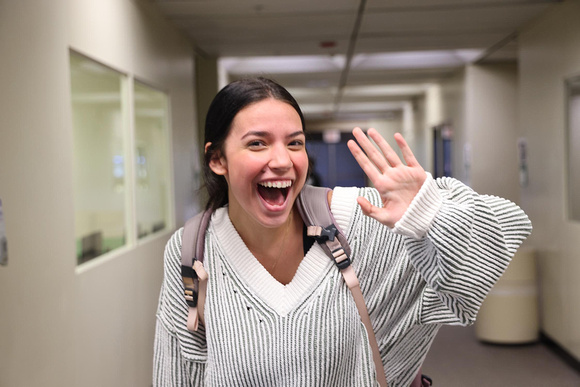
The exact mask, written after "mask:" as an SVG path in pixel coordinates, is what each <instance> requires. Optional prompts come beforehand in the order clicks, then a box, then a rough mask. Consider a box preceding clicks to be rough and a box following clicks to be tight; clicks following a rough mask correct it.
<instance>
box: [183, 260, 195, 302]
mask: <svg viewBox="0 0 580 387" xmlns="http://www.w3.org/2000/svg"><path fill="white" fill-rule="evenodd" d="M181 278H182V280H183V287H184V291H183V292H184V294H185V301H187V305H189V306H191V307H192V308H195V307H196V306H197V298H198V291H197V287H198V286H197V284H198V277H197V273H196V272H195V270H193V267H190V266H183V265H182V266H181Z"/></svg>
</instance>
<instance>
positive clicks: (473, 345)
mask: <svg viewBox="0 0 580 387" xmlns="http://www.w3.org/2000/svg"><path fill="white" fill-rule="evenodd" d="M423 373H425V374H426V375H429V376H430V377H432V378H433V383H434V386H444V387H466V386H477V387H502V386H511V387H519V386H522V387H523V386H526V387H552V386H558V387H577V386H580V370H575V369H574V368H572V367H570V366H569V365H567V364H566V363H565V362H564V361H563V360H562V359H561V358H560V357H558V356H557V355H556V354H555V353H554V352H553V351H552V350H550V349H549V348H548V347H547V346H546V345H544V344H539V343H538V344H530V345H516V346H500V345H490V344H482V343H480V342H479V341H478V340H477V338H476V336H475V328H474V327H473V326H471V327H466V328H465V327H459V326H444V327H443V328H441V330H440V331H439V335H438V336H437V338H436V339H435V342H434V343H433V345H432V347H431V350H430V351H429V354H428V355H427V359H426V360H425V363H424V364H423Z"/></svg>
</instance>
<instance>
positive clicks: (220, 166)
mask: <svg viewBox="0 0 580 387" xmlns="http://www.w3.org/2000/svg"><path fill="white" fill-rule="evenodd" d="M210 146H211V142H208V143H206V144H205V153H207V151H208V149H209V147H210ZM209 168H210V169H211V170H212V171H213V173H215V174H216V175H220V176H224V175H225V174H227V173H228V168H227V162H226V159H225V158H224V157H223V156H222V155H221V152H220V151H219V150H216V151H215V152H214V154H212V155H211V158H210V160H209Z"/></svg>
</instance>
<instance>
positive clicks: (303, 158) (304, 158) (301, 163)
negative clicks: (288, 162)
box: [293, 153, 308, 176]
mask: <svg viewBox="0 0 580 387" xmlns="http://www.w3.org/2000/svg"><path fill="white" fill-rule="evenodd" d="M293 164H294V165H295V168H296V169H297V170H298V171H299V173H300V175H303V176H306V174H307V173H308V155H307V154H306V153H303V154H300V155H299V156H298V157H297V158H296V159H295V160H294V161H293Z"/></svg>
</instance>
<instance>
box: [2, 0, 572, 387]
mask: <svg viewBox="0 0 580 387" xmlns="http://www.w3.org/2000/svg"><path fill="white" fill-rule="evenodd" d="M578 20H580V1H578V0H564V1H556V0H389V1H381V0H368V1H365V0H362V1H361V0H333V1H331V0H320V1H304V0H295V1H292V2H289V1H282V0H271V1H268V2H264V1H260V0H244V1H240V0H214V1H207V0H173V1H168V0H99V1H97V0H53V1H50V2H48V1H35V0H34V1H33V0H20V1H15V0H0V58H1V59H0V117H1V118H0V386H10V387H13V386H33V385H43V386H149V385H150V384H151V373H152V354H153V335H154V325H155V310H156V306H157V298H158V294H159V289H160V286H161V280H162V275H163V273H162V271H163V270H162V256H163V248H164V245H165V242H166V241H167V239H168V238H169V236H170V235H171V234H172V232H173V231H174V230H175V229H177V228H179V227H181V226H182V225H183V224H184V222H185V220H187V219H188V218H189V217H191V216H192V215H194V214H195V213H197V212H198V211H199V210H200V209H201V208H202V206H203V200H204V194H203V192H201V191H199V189H200V186H201V181H200V155H201V153H200V150H201V149H202V148H201V146H202V145H203V144H202V143H201V142H202V141H203V139H202V138H203V134H202V133H203V127H204V117H205V112H206V111H207V107H208V105H209V103H210V101H211V99H212V98H213V96H214V95H215V93H216V92H217V91H218V90H219V89H220V88H221V87H223V86H224V85H225V84H227V83H229V82H231V81H232V80H235V79H239V78H241V77H246V76H257V75H263V76H266V77H269V78H272V79H274V80H276V81H278V82H279V83H281V84H282V85H283V86H285V87H287V88H288V90H289V91H290V92H291V93H292V94H293V95H294V96H295V97H296V99H297V100H298V102H299V104H300V105H301V107H302V108H303V111H304V114H305V117H306V126H307V130H308V132H309V140H310V142H309V145H308V149H309V155H310V157H311V158H312V160H313V162H314V163H315V171H316V175H317V178H318V180H317V181H318V184H321V185H326V186H329V187H333V186H337V185H342V186H345V185H346V186H349V185H366V184H367V181H366V180H365V177H364V175H362V174H361V171H360V170H359V169H358V167H357V166H356V164H355V162H354V159H353V158H352V157H351V156H350V154H349V153H348V152H347V150H346V146H345V144H346V141H347V140H348V139H349V138H350V131H351V130H352V128H353V127H354V126H360V127H361V128H363V129H365V130H366V129H368V128H370V127H374V128H376V129H377V130H378V131H379V132H381V134H383V136H385V137H386V138H387V139H392V136H393V134H394V133H396V132H400V133H402V134H403V135H404V136H405V138H406V139H407V141H408V142H409V144H410V146H411V148H412V149H413V150H414V152H415V154H416V157H417V159H418V160H419V162H420V163H421V164H422V165H423V166H424V168H425V169H426V170H428V171H430V172H431V173H432V174H433V175H434V176H437V177H438V176H453V177H455V178H457V179H460V180H461V181H463V182H465V183H466V184H468V185H470V186H471V187H472V188H473V189H475V190H476V191H478V192H479V193H483V194H490V195H498V196H502V197H505V198H508V199H510V200H512V201H514V202H516V203H517V204H519V205H520V206H521V207H522V208H523V209H524V210H525V211H526V213H527V214H528V215H529V216H530V218H531V220H532V222H533V225H534V232H533V234H532V236H531V237H530V238H529V239H528V241H526V244H525V245H524V247H523V248H522V250H521V251H520V253H518V255H517V256H516V258H515V259H514V262H513V264H512V265H511V266H510V268H509V269H508V273H506V275H505V276H504V277H503V278H502V280H500V282H499V283H498V284H497V285H496V287H495V288H494V289H493V290H492V292H491V294H490V296H489V297H488V299H487V301H486V303H485V304H484V306H483V307H482V310H481V313H480V316H479V319H478V322H477V323H476V325H475V326H474V327H468V328H463V327H444V328H443V329H442V331H441V334H440V335H439V337H438V338H437V339H436V341H435V343H434V344H433V348H432V350H431V352H430V354H429V355H428V357H427V359H426V361H425V364H424V372H425V373H427V374H429V375H431V376H433V378H434V379H435V382H436V385H443V386H471V385H473V386H503V385H505V386H508V385H509V386H519V385H522V386H524V385H525V386H533V385H537V386H556V385H557V386H578V385H580V371H579V370H580V324H578V321H580V281H578V280H577V279H578V277H579V276H580V253H579V251H580V248H579V247H580V238H579V237H578V236H579V235H580V223H579V222H580V156H578V152H577V150H578V149H580V23H578Z"/></svg>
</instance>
